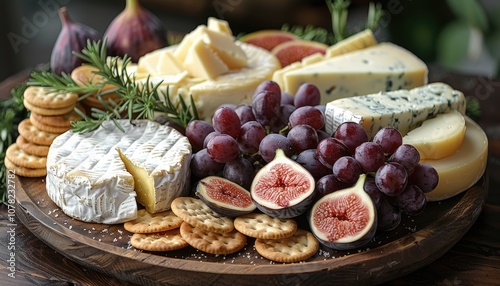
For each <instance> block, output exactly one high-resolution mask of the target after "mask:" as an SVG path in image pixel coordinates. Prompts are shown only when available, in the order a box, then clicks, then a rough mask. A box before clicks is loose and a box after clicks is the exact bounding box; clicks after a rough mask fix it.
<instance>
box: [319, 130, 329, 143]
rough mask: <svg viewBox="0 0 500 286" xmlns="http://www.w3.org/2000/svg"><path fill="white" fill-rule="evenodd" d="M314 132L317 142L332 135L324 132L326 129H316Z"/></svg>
mask: <svg viewBox="0 0 500 286" xmlns="http://www.w3.org/2000/svg"><path fill="white" fill-rule="evenodd" d="M316 133H318V142H321V141H322V140H324V139H326V138H330V137H332V136H330V134H328V133H326V131H324V130H321V129H320V130H316Z"/></svg>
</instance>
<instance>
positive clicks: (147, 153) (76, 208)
mask: <svg viewBox="0 0 500 286" xmlns="http://www.w3.org/2000/svg"><path fill="white" fill-rule="evenodd" d="M118 122H119V124H120V126H121V127H122V128H123V129H124V132H122V131H121V130H119V128H118V127H117V126H115V124H114V123H113V122H111V121H107V122H104V123H103V124H102V125H101V126H100V127H99V128H98V129H96V130H95V131H92V132H88V133H83V134H80V133H73V132H71V131H68V132H66V133H63V134H62V135H60V136H59V137H57V138H56V139H55V140H54V142H53V143H52V145H51V147H50V149H49V154H48V156H47V178H46V186H47V193H48V195H49V197H50V198H51V199H52V200H53V201H54V203H56V204H57V205H58V206H59V207H60V208H61V209H62V210H63V212H64V213H66V214H67V215H68V216H71V217H73V218H76V219H79V220H82V221H87V222H97V223H106V224H113V223H122V222H124V221H128V220H131V219H134V218H135V217H136V213H137V202H136V199H137V201H139V203H141V204H144V205H145V206H146V208H147V210H148V211H150V212H159V211H163V210H167V209H169V208H170V202H171V201H172V200H173V199H174V198H176V197H178V196H180V195H184V194H186V193H187V191H188V185H187V184H188V183H187V182H189V162H190V159H191V145H190V143H189V141H188V139H187V138H186V137H185V136H183V135H182V134H180V133H179V132H177V131H176V130H175V129H173V128H171V127H168V126H163V125H159V124H158V123H155V122H152V121H146V120H144V121H136V122H134V123H133V124H131V123H130V122H129V121H128V120H119V121H118ZM118 150H120V151H121V152H122V154H123V156H124V159H125V161H126V162H127V164H125V163H124V161H123V160H122V159H121V158H120V156H119V152H118ZM134 189H135V191H134Z"/></svg>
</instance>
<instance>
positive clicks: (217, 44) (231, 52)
mask: <svg viewBox="0 0 500 286" xmlns="http://www.w3.org/2000/svg"><path fill="white" fill-rule="evenodd" d="M202 37H203V41H204V42H205V44H207V45H208V46H209V47H210V49H212V50H213V51H214V52H215V54H216V55H217V56H218V57H219V58H220V59H221V60H222V61H223V62H224V64H225V65H226V66H228V67H229V69H240V68H244V67H246V66H247V61H248V58H247V55H246V54H245V51H243V49H242V48H241V47H240V46H238V45H236V44H235V42H234V39H233V37H231V36H228V35H227V34H225V33H222V32H217V31H213V30H210V29H207V30H205V33H204V34H203V35H202Z"/></svg>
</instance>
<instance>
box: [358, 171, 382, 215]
mask: <svg viewBox="0 0 500 286" xmlns="http://www.w3.org/2000/svg"><path fill="white" fill-rule="evenodd" d="M363 188H364V190H365V192H366V193H367V194H368V195H370V198H371V199H372V201H373V204H374V205H375V207H376V208H378V207H379V206H380V200H381V198H382V196H383V194H382V192H380V190H379V189H378V187H377V184H375V178H374V177H368V176H367V177H366V179H365V184H364V186H363Z"/></svg>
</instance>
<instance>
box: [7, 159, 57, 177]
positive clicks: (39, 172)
mask: <svg viewBox="0 0 500 286" xmlns="http://www.w3.org/2000/svg"><path fill="white" fill-rule="evenodd" d="M3 162H4V164H5V167H6V168H7V169H8V170H13V171H14V173H15V174H16V175H18V176H23V177H31V178H35V177H43V176H45V175H47V169H46V168H42V169H30V168H25V167H20V166H17V165H16V164H14V163H12V162H11V161H10V160H9V158H7V157H5V158H4V161H3Z"/></svg>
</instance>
